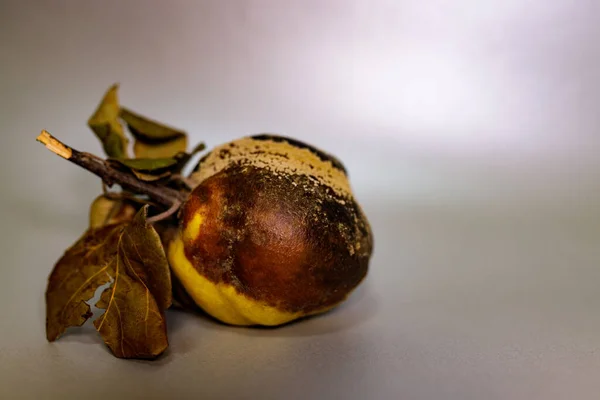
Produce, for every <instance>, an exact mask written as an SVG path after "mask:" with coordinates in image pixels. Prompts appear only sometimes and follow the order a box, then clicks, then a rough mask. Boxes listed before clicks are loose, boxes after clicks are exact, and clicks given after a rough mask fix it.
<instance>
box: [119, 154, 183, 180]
mask: <svg viewBox="0 0 600 400" xmlns="http://www.w3.org/2000/svg"><path fill="white" fill-rule="evenodd" d="M110 161H111V162H112V163H113V164H118V165H117V167H119V166H120V167H126V168H127V169H128V170H129V171H131V172H132V173H133V174H134V175H135V176H136V177H137V178H138V179H139V180H142V181H146V182H154V181H158V180H160V179H163V178H166V177H168V176H170V175H171V174H172V173H173V172H177V171H178V170H179V169H180V168H178V163H179V160H178V159H175V158H129V159H112V160H110Z"/></svg>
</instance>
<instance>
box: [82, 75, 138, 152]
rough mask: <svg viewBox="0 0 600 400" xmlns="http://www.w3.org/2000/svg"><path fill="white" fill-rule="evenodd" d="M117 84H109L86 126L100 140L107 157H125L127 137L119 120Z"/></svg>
mask: <svg viewBox="0 0 600 400" xmlns="http://www.w3.org/2000/svg"><path fill="white" fill-rule="evenodd" d="M118 90H119V85H117V84H115V85H113V86H111V87H110V88H109V89H108V91H107V92H106V93H105V95H104V97H103V99H102V101H101V102H100V104H99V105H98V108H97V109H96V111H95V112H94V114H93V115H92V116H91V117H90V119H89V120H88V126H89V127H90V128H91V129H92V131H94V133H95V134H96V136H97V137H98V139H100V141H101V142H102V146H103V147H104V152H105V153H106V154H107V155H108V156H109V157H118V158H125V157H127V144H128V142H129V141H128V139H127V137H125V133H124V131H123V126H122V125H121V122H120V121H119V110H120V107H119V98H118Z"/></svg>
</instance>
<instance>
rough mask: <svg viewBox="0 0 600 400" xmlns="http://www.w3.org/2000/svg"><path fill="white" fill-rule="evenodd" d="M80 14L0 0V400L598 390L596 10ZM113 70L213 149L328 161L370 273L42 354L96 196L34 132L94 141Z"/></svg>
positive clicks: (466, 7) (202, 8) (81, 336)
mask: <svg viewBox="0 0 600 400" xmlns="http://www.w3.org/2000/svg"><path fill="white" fill-rule="evenodd" d="M81 3H82V2H77V1H53V2H44V1H39V2H32V1H29V2H21V1H18V2H17V1H8V2H6V1H4V2H2V4H1V5H0V33H1V35H0V48H1V49H2V50H1V52H0V59H1V60H2V63H1V67H0V68H1V70H2V74H1V75H0V87H1V92H0V93H1V94H0V110H1V112H0V114H1V117H0V128H1V129H0V132H1V138H2V146H1V147H0V149H1V150H0V151H1V158H0V159H1V160H2V168H1V169H0V174H1V175H0V176H1V178H2V179H1V182H2V185H3V188H2V196H1V197H0V213H1V215H0V220H1V221H2V240H0V251H1V254H2V255H3V263H2V268H1V269H0V274H1V275H0V282H2V284H3V287H2V290H0V302H1V304H2V307H0V321H2V322H1V323H0V397H1V398H31V399H34V398H35V399H37V398H48V399H54V398H57V399H81V398H101V397H105V396H109V395H110V396H114V397H115V398H215V399H279V398H282V399H283V398H286V399H289V398H292V399H295V398H298V399H304V398H317V399H319V398H352V399H354V398H356V399H365V398H375V399H457V400H458V399H460V400H463V399H486V400H487V399H597V398H598V393H599V391H600V383H598V377H600V313H599V312H598V307H599V306H600V290H599V286H600V246H599V241H600V157H599V156H598V154H600V136H599V134H598V131H599V130H600V119H599V117H598V112H597V105H598V104H600V75H599V74H598V71H600V52H599V47H598V45H597V44H598V41H599V40H600V27H599V25H598V24H597V21H596V16H597V12H598V6H597V5H594V4H592V3H593V2H588V3H589V4H588V5H584V4H583V3H584V2H569V1H562V0H560V1H552V2H548V1H541V0H540V1H533V2H526V3H525V2H519V1H488V2H474V1H466V0H465V1H458V2H452V6H450V5H448V4H449V3H448V4H447V3H446V2H438V1H434V2H419V1H396V2H384V1H376V2H373V1H350V2H348V1H328V2H312V1H310V2H287V1H286V2H278V1H240V2H237V1H236V2H234V1H231V2H218V1H214V2H208V1H203V2H183V1H181V2H177V1H172V2H160V3H159V2H154V1H146V2H139V1H127V2H116V1H108V2H83V3H84V4H81ZM577 4H578V5H577ZM114 82H119V83H120V84H121V89H120V91H121V101H122V103H123V104H125V105H128V106H129V107H130V108H132V109H134V110H136V111H139V112H141V113H144V114H146V115H149V116H152V117H154V118H157V119H159V120H161V121H164V122H168V123H170V124H172V125H175V126H178V127H181V128H183V129H185V130H186V131H188V132H189V134H190V135H191V137H192V139H193V141H199V140H204V141H205V142H206V143H207V144H208V145H209V147H210V146H214V145H217V144H220V143H223V142H225V141H228V140H231V139H234V138H237V137H240V136H244V135H247V134H252V133H258V132H275V133H281V134H286V135H288V136H293V137H297V138H299V139H301V140H304V141H307V142H310V143H312V144H314V145H317V146H319V147H322V148H324V149H325V150H328V151H330V152H332V153H334V154H336V155H337V156H338V157H339V158H340V159H342V160H343V161H344V163H345V164H346V166H347V168H348V170H349V172H350V176H351V181H352V185H353V188H354V190H355V192H356V196H357V198H358V199H359V201H360V202H361V204H362V205H363V208H364V209H365V212H366V214H367V216H368V217H369V219H370V221H371V223H372V225H373V230H374V236H375V253H374V256H373V259H372V262H371V265H370V271H369V275H368V278H367V280H366V281H365V282H364V284H363V285H361V286H360V287H359V289H358V290H357V291H356V292H355V293H354V294H353V295H352V296H351V298H350V299H349V300H348V301H347V302H346V303H344V304H343V305H342V306H340V307H338V308H337V309H335V310H333V311H332V312H330V313H328V314H326V315H323V316H320V317H316V318H312V319H308V320H305V321H301V322H299V323H296V324H291V325H288V326H285V327H282V328H279V329H250V328H234V327H228V326H224V325H221V324H218V323H216V322H214V321H212V320H208V319H206V318H203V317H200V316H197V315H191V314H186V313H183V312H177V311H169V312H168V324H169V325H168V329H169V341H170V347H169V350H168V352H167V354H165V355H164V356H163V357H161V358H160V359H159V360H157V361H155V362H147V361H125V360H119V359H116V358H114V357H113V356H112V355H111V354H110V352H109V350H108V349H107V348H106V347H105V346H104V345H103V344H102V341H101V339H100V338H99V336H98V335H97V334H96V333H95V331H94V328H93V326H89V325H87V326H85V327H84V328H82V329H80V330H79V331H73V332H72V333H69V334H68V335H66V336H64V337H63V338H61V339H60V340H59V341H57V342H55V343H52V344H49V343H47V342H46V340H45V335H44V318H45V315H44V298H43V293H44V289H45V284H46V278H47V275H48V273H49V272H50V270H51V268H52V265H53V264H54V262H55V261H56V260H57V259H58V257H59V256H60V255H61V254H62V253H63V251H64V249H65V248H66V247H67V246H69V245H70V244H71V243H73V242H74V240H75V239H76V238H77V237H78V236H79V235H80V234H81V233H82V232H83V230H84V229H85V228H86V225H87V210H88V208H87V207H88V205H89V203H90V202H91V200H92V199H93V198H94V197H95V196H96V195H97V194H98V193H99V190H100V184H99V181H98V180H97V179H94V178H93V177H91V176H90V175H89V174H88V173H87V172H85V171H82V170H80V169H78V168H76V167H75V166H73V165H70V164H69V163H68V162H65V161H63V160H60V159H59V158H58V157H56V156H54V155H52V154H50V153H49V152H48V151H46V150H45V149H44V148H43V147H42V146H41V145H39V144H36V143H35V140H34V139H35V137H36V135H37V134H38V133H39V131H40V130H41V129H47V130H49V131H50V132H51V133H52V134H54V135H55V136H57V137H59V138H60V139H62V140H64V141H65V142H67V143H69V144H71V145H73V146H74V147H76V148H78V149H82V150H87V151H91V152H95V153H98V154H100V153H101V148H100V145H99V144H98V143H97V141H96V139H95V138H94V137H93V136H92V134H91V133H90V132H89V130H88V129H87V127H86V126H85V122H86V120H87V118H88V116H89V115H90V114H91V112H92V111H93V110H94V108H95V107H96V104H97V102H98V100H99V98H100V96H101V95H102V93H103V92H104V90H106V89H107V88H108V86H110V85H111V84H112V83H114Z"/></svg>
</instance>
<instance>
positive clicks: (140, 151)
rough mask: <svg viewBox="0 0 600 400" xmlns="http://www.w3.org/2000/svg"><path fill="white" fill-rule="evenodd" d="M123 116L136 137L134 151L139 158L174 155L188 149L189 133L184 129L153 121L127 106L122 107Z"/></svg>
mask: <svg viewBox="0 0 600 400" xmlns="http://www.w3.org/2000/svg"><path fill="white" fill-rule="evenodd" d="M121 118H122V119H123V120H124V121H125V123H127V127H128V128H129V131H130V132H131V134H132V135H133V136H134V137H135V139H136V140H135V143H134V145H133V152H134V154H135V156H136V157H138V158H163V157H173V156H174V155H175V154H177V153H180V152H185V150H186V149H187V135H186V133H185V132H184V131H182V130H179V129H175V128H171V127H169V126H166V125H164V124H161V123H160V122H157V121H153V120H151V119H149V118H146V117H143V116H141V115H139V114H136V113H134V112H133V111H131V110H128V109H126V108H121Z"/></svg>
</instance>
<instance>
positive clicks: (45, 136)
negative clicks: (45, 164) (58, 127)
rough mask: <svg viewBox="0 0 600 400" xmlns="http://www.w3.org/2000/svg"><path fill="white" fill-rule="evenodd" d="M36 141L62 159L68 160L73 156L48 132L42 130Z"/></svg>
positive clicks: (69, 150) (68, 149) (69, 149)
mask: <svg viewBox="0 0 600 400" xmlns="http://www.w3.org/2000/svg"><path fill="white" fill-rule="evenodd" d="M36 140H37V141H38V142H40V143H42V144H43V145H45V146H46V148H47V149H48V150H50V151H51V152H53V153H54V154H58V155H59V156H61V157H62V158H65V159H67V160H68V159H69V158H71V156H72V155H73V150H71V148H70V147H68V146H66V145H64V144H63V143H61V142H60V141H59V140H58V139H56V138H55V137H54V136H52V135H51V134H50V133H48V131H46V130H43V131H42V133H40V135H39V136H38V137H37V138H36Z"/></svg>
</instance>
